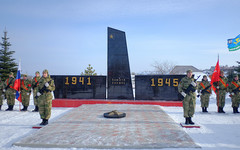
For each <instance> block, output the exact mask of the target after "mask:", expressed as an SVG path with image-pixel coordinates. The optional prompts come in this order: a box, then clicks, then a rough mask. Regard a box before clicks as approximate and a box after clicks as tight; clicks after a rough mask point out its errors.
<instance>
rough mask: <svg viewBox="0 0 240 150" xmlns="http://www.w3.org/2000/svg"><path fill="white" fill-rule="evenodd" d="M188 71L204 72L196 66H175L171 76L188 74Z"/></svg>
mask: <svg viewBox="0 0 240 150" xmlns="http://www.w3.org/2000/svg"><path fill="white" fill-rule="evenodd" d="M187 70H192V72H202V71H201V70H199V69H197V68H196V67H194V66H175V67H174V68H173V70H172V71H171V72H170V74H186V72H187Z"/></svg>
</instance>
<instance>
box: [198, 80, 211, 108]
mask: <svg viewBox="0 0 240 150" xmlns="http://www.w3.org/2000/svg"><path fill="white" fill-rule="evenodd" d="M198 93H200V95H201V96H200V101H201V107H202V112H208V111H207V108H208V105H209V98H210V95H211V93H212V90H211V84H210V82H209V81H208V79H207V76H206V75H204V76H203V79H202V81H201V82H200V84H199V87H198Z"/></svg>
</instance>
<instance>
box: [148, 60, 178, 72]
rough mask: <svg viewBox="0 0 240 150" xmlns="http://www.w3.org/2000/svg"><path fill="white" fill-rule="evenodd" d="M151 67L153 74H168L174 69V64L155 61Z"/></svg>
mask: <svg viewBox="0 0 240 150" xmlns="http://www.w3.org/2000/svg"><path fill="white" fill-rule="evenodd" d="M151 66H152V67H153V68H154V74H169V73H170V72H171V71H172V69H173V68H174V67H175V64H174V63H173V62H170V61H162V62H158V61H155V62H154V63H153V64H152V65H151Z"/></svg>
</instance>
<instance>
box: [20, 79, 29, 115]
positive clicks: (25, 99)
mask: <svg viewBox="0 0 240 150" xmlns="http://www.w3.org/2000/svg"><path fill="white" fill-rule="evenodd" d="M20 85H21V86H20V87H21V88H20V90H21V96H22V97H21V98H22V105H23V109H21V111H27V108H28V106H29V101H30V95H31V81H30V80H29V79H27V75H26V74H24V75H23V79H22V80H21V83H20Z"/></svg>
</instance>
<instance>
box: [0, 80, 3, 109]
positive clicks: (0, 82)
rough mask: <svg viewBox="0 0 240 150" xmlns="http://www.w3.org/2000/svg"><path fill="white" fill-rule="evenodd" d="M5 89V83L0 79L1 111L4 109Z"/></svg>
mask: <svg viewBox="0 0 240 150" xmlns="http://www.w3.org/2000/svg"><path fill="white" fill-rule="evenodd" d="M3 89H4V82H2V81H1V78H0V110H1V108H2V105H3V96H2V95H3Z"/></svg>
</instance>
